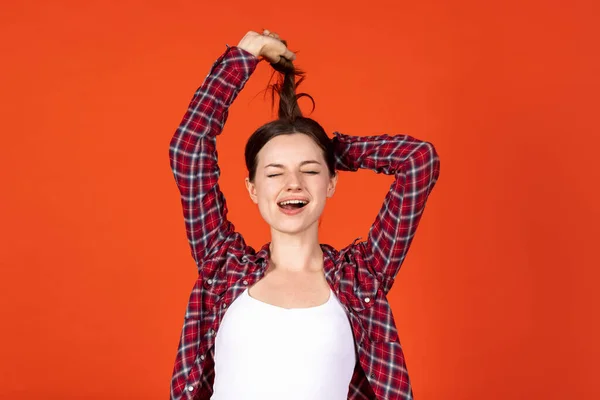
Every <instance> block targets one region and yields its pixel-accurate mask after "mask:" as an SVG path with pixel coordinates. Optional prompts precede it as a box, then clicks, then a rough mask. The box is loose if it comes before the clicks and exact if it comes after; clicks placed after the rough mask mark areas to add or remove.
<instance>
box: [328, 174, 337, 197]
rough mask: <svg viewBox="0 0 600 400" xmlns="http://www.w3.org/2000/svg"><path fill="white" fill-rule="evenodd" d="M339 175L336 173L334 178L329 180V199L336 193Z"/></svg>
mask: <svg viewBox="0 0 600 400" xmlns="http://www.w3.org/2000/svg"><path fill="white" fill-rule="evenodd" d="M337 180H338V173H337V171H335V175H334V176H333V178H329V184H328V185H327V197H332V196H333V193H335V187H336V186H337Z"/></svg>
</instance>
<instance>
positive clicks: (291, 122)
mask: <svg viewBox="0 0 600 400" xmlns="http://www.w3.org/2000/svg"><path fill="white" fill-rule="evenodd" d="M282 42H283V44H285V45H286V46H287V43H286V41H285V40H282ZM271 66H272V67H273V69H274V71H273V75H271V80H272V79H273V76H274V75H275V74H278V80H277V82H276V83H275V84H273V85H269V86H267V89H269V88H271V98H272V106H274V104H275V93H277V94H278V95H279V110H278V119H276V120H274V121H271V122H268V123H266V124H264V125H262V126H261V127H259V128H258V129H257V130H256V131H254V133H253V134H252V135H251V136H250V138H248V141H247V142H246V149H245V158H246V168H247V169H248V177H249V180H250V181H251V182H254V178H255V175H256V164H257V163H258V152H259V151H260V149H262V147H263V146H264V145H265V144H267V142H268V141H269V140H271V139H273V138H274V137H276V136H279V135H290V134H293V133H302V134H305V135H307V136H309V137H310V138H311V139H312V140H314V141H315V143H316V144H317V145H318V146H319V147H320V148H321V149H322V150H323V156H324V158H325V161H326V163H327V167H328V169H329V175H330V176H331V177H333V176H334V175H335V167H334V153H333V142H332V140H331V139H330V138H329V136H327V134H326V133H325V130H324V129H323V127H322V126H321V125H320V124H319V123H318V122H317V121H315V120H314V119H312V118H307V117H304V116H302V112H301V111H300V107H299V106H298V99H300V98H301V97H308V98H310V100H311V101H312V103H313V109H312V110H311V112H312V111H314V109H315V101H314V99H313V98H312V96H310V95H309V94H306V93H300V94H296V88H297V87H298V86H299V85H300V84H301V83H302V81H304V79H305V77H306V75H305V72H304V71H302V70H300V69H298V68H296V67H295V66H294V64H293V62H292V61H290V60H288V59H286V58H284V57H281V59H280V60H279V62H278V63H271ZM296 77H299V79H298V81H297V82H296ZM271 80H269V82H271Z"/></svg>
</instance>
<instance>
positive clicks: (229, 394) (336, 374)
mask: <svg viewBox="0 0 600 400" xmlns="http://www.w3.org/2000/svg"><path fill="white" fill-rule="evenodd" d="M329 292H330V296H329V300H327V302H326V303H324V304H321V305H319V306H316V307H308V308H291V309H290V308H282V307H278V306H274V305H272V304H268V303H264V302H262V301H260V300H258V299H255V298H253V297H251V296H250V294H249V293H248V289H246V290H245V291H244V292H243V293H242V294H241V295H240V296H238V297H237V298H236V299H235V301H234V302H233V303H232V304H231V305H230V306H229V309H228V310H227V311H226V312H225V315H224V316H223V320H222V322H221V325H220V326H219V330H218V332H217V337H216V338H215V357H214V358H215V379H214V384H213V391H214V392H213V395H212V396H211V398H210V399H211V400H240V399H243V400H282V399H286V400H306V399H311V400H346V399H347V398H348V389H349V385H350V380H351V379H352V373H353V372H354V366H355V364H356V355H355V350H354V338H353V335H352V329H351V326H350V321H349V320H348V317H347V315H346V311H345V310H344V307H343V306H342V304H341V303H340V302H339V300H338V298H337V297H336V296H335V294H334V293H333V291H332V290H331V288H330V289H329Z"/></svg>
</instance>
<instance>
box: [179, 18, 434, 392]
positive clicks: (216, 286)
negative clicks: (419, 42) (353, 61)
mask: <svg viewBox="0 0 600 400" xmlns="http://www.w3.org/2000/svg"><path fill="white" fill-rule="evenodd" d="M263 59H267V60H268V61H269V62H270V63H271V66H272V67H273V68H274V69H275V71H276V72H278V73H279V74H280V75H279V81H278V83H276V84H274V85H272V89H273V93H274V94H277V95H278V96H279V99H280V101H279V109H278V119H277V120H275V121H271V122H268V123H266V124H264V125H262V126H261V127H259V128H258V129H257V130H256V131H255V132H254V133H253V134H252V135H251V136H250V138H249V139H248V141H247V143H246V149H245V159H246V166H247V169H248V177H247V178H246V181H245V183H246V188H247V190H248V194H249V196H250V198H251V199H252V201H253V202H254V203H255V204H257V205H258V209H259V212H260V214H261V215H262V217H263V218H264V220H265V222H266V223H268V224H269V226H270V228H271V242H269V243H266V244H265V245H264V246H262V248H261V249H260V250H259V251H256V250H255V249H254V248H252V247H251V246H249V245H247V244H246V242H245V240H244V238H243V236H242V235H241V234H240V233H239V232H237V231H235V228H234V225H233V224H232V223H231V222H230V221H229V220H228V219H227V206H226V203H225V197H224V195H223V193H221V191H220V189H219V185H218V179H219V174H220V169H219V167H218V165H217V152H216V137H217V135H219V134H220V133H221V130H222V128H223V125H224V123H225V120H226V118H227V115H228V108H229V106H230V105H231V103H232V102H233V100H234V99H235V98H236V96H237V94H238V93H239V91H240V90H242V88H243V87H244V85H245V83H246V81H247V80H248V79H249V77H250V75H251V74H252V72H253V71H254V70H255V68H256V67H257V65H258V63H259V61H261V60H263ZM294 59H295V55H294V54H293V53H292V52H291V51H289V50H288V49H287V45H286V43H285V41H282V40H280V39H279V36H278V35H277V34H274V33H270V32H269V31H266V30H265V31H264V32H263V33H262V34H258V33H256V32H252V31H251V32H248V33H247V34H246V36H244V38H243V39H242V40H241V41H240V43H239V44H238V45H237V46H234V47H230V46H227V50H226V51H225V53H224V54H222V55H221V56H220V57H219V58H218V59H217V61H216V62H215V63H214V65H213V68H212V69H211V71H210V72H209V74H208V76H207V77H206V79H205V81H204V82H203V84H202V86H201V87H200V88H199V89H198V91H197V92H196V93H195V95H194V97H193V99H192V101H191V103H190V106H189V107H188V111H187V112H186V114H185V116H184V118H183V120H182V122H181V125H180V127H179V128H178V129H177V131H176V133H175V135H174V136H173V138H172V140H171V143H170V153H169V154H170V160H171V167H172V169H173V173H174V176H175V180H176V182H177V185H178V188H179V190H180V193H181V204H182V207H183V213H184V220H185V224H186V233H187V235H188V240H189V243H190V247H191V250H192V256H193V257H194V260H195V261H196V265H197V267H198V272H199V276H198V280H197V282H196V285H195V286H194V289H193V290H192V294H191V296H190V301H189V303H188V308H187V311H186V321H185V324H184V330H183V331H182V334H181V339H180V342H179V349H178V353H177V358H176V360H175V367H174V369H173V377H172V380H171V399H172V400H179V399H201V400H208V399H211V400H233V399H236V400H237V399H245V400H258V399H261V400H275V399H291V400H294V399H298V400H300V399H311V400H344V399H350V400H358V399H366V398H368V399H389V400H409V399H412V388H411V384H410V379H409V377H408V372H407V369H406V364H405V360H404V354H403V352H402V347H401V346H400V342H399V338H398V331H397V329H396V324H395V321H394V317H393V315H392V311H391V308H390V305H389V303H388V301H387V298H386V294H387V293H388V291H389V290H390V288H391V286H392V284H393V282H394V279H395V276H396V274H397V273H398V270H399V269H400V266H401V265H402V262H403V260H404V258H405V257H406V253H407V251H408V249H409V247H410V244H411V241H412V239H413V237H414V234H415V231H416V228H417V226H418V224H419V220H420V218H421V215H422V212H423V210H424V207H425V203H426V201H427V198H428V196H429V193H430V192H431V190H432V189H433V187H434V185H435V183H436V181H437V179H438V175H439V157H438V155H437V153H436V151H435V148H434V147H433V145H432V144H431V143H428V142H424V141H421V140H418V139H416V138H413V137H411V136H408V135H394V136H391V135H387V134H383V135H379V136H350V135H345V134H342V133H339V132H334V137H333V138H329V136H327V134H326V133H325V131H324V129H323V128H322V127H321V125H320V124H319V123H317V122H316V121H315V120H313V119H311V118H307V117H304V116H303V115H302V113H301V111H300V108H299V107H298V99H299V98H300V97H303V96H307V97H309V98H311V100H312V97H310V96H309V95H307V94H299V95H297V94H296V88H297V86H298V85H299V84H300V83H301V82H302V80H303V79H304V72H302V71H300V70H298V69H297V68H295V66H294V64H293V62H292V61H293V60H294ZM298 77H299V80H298V81H296V78H298ZM313 105H314V101H313ZM207 110H210V112H209V113H207ZM359 168H366V169H371V170H373V171H376V172H378V173H380V172H382V173H384V174H388V175H394V176H395V180H394V182H393V183H392V186H391V188H390V191H389V192H388V194H387V195H386V198H385V200H384V202H383V205H382V206H381V210H380V212H379V213H378V215H377V217H376V218H375V221H374V223H373V225H372V227H371V229H370V231H369V236H368V238H367V240H365V241H362V242H358V243H357V240H355V241H354V242H353V243H351V244H349V245H348V246H346V247H345V248H343V249H341V250H339V251H338V250H336V249H335V248H333V247H332V246H330V245H327V244H324V243H319V240H318V233H319V231H318V228H319V226H318V221H319V217H320V216H321V214H322V212H323V209H324V207H325V204H326V202H327V199H328V198H331V196H333V194H334V192H335V188H336V184H337V178H338V173H337V170H343V171H356V170H357V169H359Z"/></svg>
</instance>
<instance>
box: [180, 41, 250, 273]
mask: <svg viewBox="0 0 600 400" xmlns="http://www.w3.org/2000/svg"><path fill="white" fill-rule="evenodd" d="M258 62H259V60H258V58H257V57H255V56H254V55H253V54H251V53H249V52H247V51H245V50H243V49H240V48H238V47H237V46H233V47H230V46H229V45H227V50H226V51H225V52H224V53H223V54H222V55H221V56H220V57H219V58H218V59H217V61H215V63H214V64H213V66H212V68H211V70H210V72H209V73H208V75H207V76H206V78H205V80H204V82H203V83H202V85H201V86H200V88H198V90H197V91H196V93H195V94H194V96H193V98H192V100H191V102H190V104H189V106H188V109H187V111H186V113H185V115H184V116H183V120H182V121H181V123H180V125H179V127H178V128H177V130H176V131H175V134H174V135H173V137H172V139H171V141H170V146H169V158H170V164H171V169H172V171H173V175H174V177H175V182H176V183H177V187H178V188H179V192H180V194H181V205H182V207H183V217H184V220H185V227H186V234H187V238H188V241H189V244H190V247H191V253H192V257H193V258H194V260H195V261H196V265H197V266H198V270H199V271H200V268H201V266H202V264H203V261H204V260H206V259H207V258H210V257H211V255H213V253H214V252H215V251H216V250H217V249H218V248H219V245H220V244H221V243H223V242H224V241H225V240H226V239H227V238H228V237H229V236H230V235H231V234H233V233H234V231H235V227H234V225H233V224H232V223H231V222H230V221H229V220H228V219H227V204H226V202H225V197H224V196H223V193H222V192H221V190H220V189H219V183H218V180H219V175H220V170H219V166H218V165H217V150H216V137H217V135H219V134H220V133H221V131H222V129H223V125H224V124H225V121H226V120H227V115H228V108H229V106H230V105H231V103H232V102H233V100H234V99H235V98H236V97H237V95H238V93H239V92H240V90H242V88H243V87H244V85H245V83H246V81H247V80H248V78H249V77H250V75H251V74H252V72H253V71H254V70H255V68H256V66H257V64H258Z"/></svg>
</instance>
